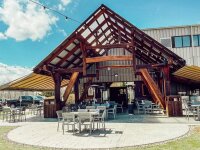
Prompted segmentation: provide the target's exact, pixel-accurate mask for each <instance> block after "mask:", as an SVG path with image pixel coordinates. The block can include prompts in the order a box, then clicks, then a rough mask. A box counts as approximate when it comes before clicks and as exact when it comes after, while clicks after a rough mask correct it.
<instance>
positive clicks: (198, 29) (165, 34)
mask: <svg viewBox="0 0 200 150" xmlns="http://www.w3.org/2000/svg"><path fill="white" fill-rule="evenodd" d="M143 31H144V32H145V33H147V34H148V35H150V36H151V37H152V38H154V39H155V40H157V41H158V42H160V41H161V40H160V39H162V38H169V37H170V38H171V37H172V36H183V35H196V34H200V25H195V26H184V27H172V28H158V29H145V30H143ZM170 49H171V50H172V51H173V52H175V53H176V54H178V55H179V56H180V57H182V58H184V59H185V60H186V63H187V64H188V65H196V66H200V47H185V48H170Z"/></svg>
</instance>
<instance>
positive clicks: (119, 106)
mask: <svg viewBox="0 0 200 150" xmlns="http://www.w3.org/2000/svg"><path fill="white" fill-rule="evenodd" d="M117 109H118V110H119V109H120V110H121V112H122V113H123V112H124V110H123V103H122V104H117Z"/></svg>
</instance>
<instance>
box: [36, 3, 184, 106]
mask: <svg viewBox="0 0 200 150" xmlns="http://www.w3.org/2000/svg"><path fill="white" fill-rule="evenodd" d="M183 66H185V60H183V59H182V58H181V57H179V56H178V55H176V54H175V53H173V52H172V51H170V50H169V49H167V48H166V47H164V46H163V45H162V44H160V43H159V42H157V41H156V40H154V39H153V38H151V37H150V36H148V35H147V34H145V33H144V32H143V31H141V30H140V29H138V28H137V27H136V26H134V25H132V24H131V23H130V22H128V21H127V20H125V19H124V18H123V17H121V16H120V15H118V14H116V13H115V12H114V11H112V10H111V9H110V8H108V7H107V6H105V5H101V6H100V7H99V8H98V9H97V10H96V11H95V12H94V13H93V14H91V15H90V16H89V17H88V18H87V19H86V20H85V21H84V22H83V23H82V24H81V25H80V26H79V27H78V28H77V29H76V30H75V31H74V32H73V33H72V34H71V35H70V36H69V37H68V38H67V39H65V40H64V41H63V42H62V43H61V44H60V45H59V46H58V47H57V48H56V49H55V50H53V52H52V53H50V54H49V55H48V56H47V57H46V58H45V59H44V60H43V61H42V62H40V63H39V64H38V65H37V66H36V67H35V68H34V73H37V74H42V75H47V76H52V77H53V80H54V83H55V102H56V109H57V110H59V109H61V107H62V106H63V105H64V104H65V102H66V101H67V98H68V96H69V94H70V92H71V90H72V88H73V87H74V91H75V100H76V101H81V100H83V99H84V98H85V96H86V93H87V91H88V88H89V86H90V85H91V84H92V83H97V82H98V83H106V82H114V81H126V82H128V81H132V82H133V81H136V80H137V81H139V80H141V79H142V80H143V82H144V83H145V85H146V87H147V88H148V90H149V93H150V94H151V96H152V99H153V101H154V102H157V103H159V104H160V105H161V107H162V108H163V109H165V99H166V96H167V95H170V75H171V74H172V73H173V72H175V71H177V70H178V69H180V68H182V67H183ZM114 74H119V76H118V77H117V78H115V77H114ZM63 79H69V84H68V86H67V88H66V91H65V93H64V101H61V98H60V87H61V82H62V80H63ZM80 83H83V84H82V86H84V91H83V92H82V93H81V92H80V91H79V88H78V87H79V84H80ZM80 93H81V94H80Z"/></svg>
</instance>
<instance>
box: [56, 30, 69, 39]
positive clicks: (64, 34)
mask: <svg viewBox="0 0 200 150" xmlns="http://www.w3.org/2000/svg"><path fill="white" fill-rule="evenodd" d="M58 32H60V33H62V35H63V36H64V37H66V36H67V33H66V32H65V30H63V29H58Z"/></svg>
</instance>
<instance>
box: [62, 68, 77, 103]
mask: <svg viewBox="0 0 200 150" xmlns="http://www.w3.org/2000/svg"><path fill="white" fill-rule="evenodd" d="M78 75H79V72H74V73H73V74H72V75H71V78H70V80H69V84H68V86H67V88H66V90H65V93H64V95H63V98H64V104H65V103H66V102H67V99H68V97H69V94H70V92H71V90H72V88H73V86H74V84H75V82H76V80H77V78H78Z"/></svg>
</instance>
